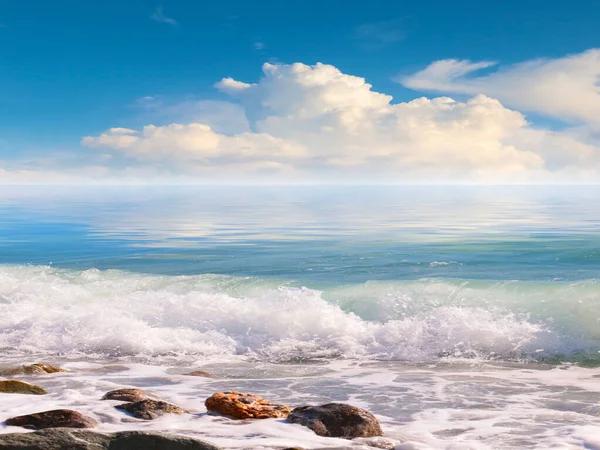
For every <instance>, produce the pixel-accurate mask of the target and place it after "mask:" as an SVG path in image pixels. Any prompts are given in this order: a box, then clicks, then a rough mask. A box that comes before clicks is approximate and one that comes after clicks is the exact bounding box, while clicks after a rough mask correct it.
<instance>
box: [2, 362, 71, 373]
mask: <svg viewBox="0 0 600 450" xmlns="http://www.w3.org/2000/svg"><path fill="white" fill-rule="evenodd" d="M58 372H68V371H67V370H66V369H63V368H62V367H58V366H53V365H50V364H31V365H29V366H21V367H13V368H11V369H8V370H4V371H2V373H3V374H10V375H20V374H24V375H41V374H46V373H58Z"/></svg>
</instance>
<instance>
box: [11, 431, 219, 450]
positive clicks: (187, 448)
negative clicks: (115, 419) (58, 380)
mask: <svg viewBox="0 0 600 450" xmlns="http://www.w3.org/2000/svg"><path fill="white" fill-rule="evenodd" d="M0 448H1V449H2V450H67V449H68V450H136V449H144V450H220V449H219V447H216V446H214V445H212V444H210V443H208V442H205V441H201V440H198V439H193V438H189V437H185V436H176V435H170V434H162V433H160V434H159V433H149V432H144V431H123V432H120V433H113V434H100V433H96V432H93V431H88V430H72V429H68V428H53V429H48V430H42V431H35V432H33V433H11V434H1V435H0Z"/></svg>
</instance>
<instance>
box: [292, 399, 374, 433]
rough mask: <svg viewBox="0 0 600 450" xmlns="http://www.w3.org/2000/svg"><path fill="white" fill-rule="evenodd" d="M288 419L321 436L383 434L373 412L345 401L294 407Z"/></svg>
mask: <svg viewBox="0 0 600 450" xmlns="http://www.w3.org/2000/svg"><path fill="white" fill-rule="evenodd" d="M287 420H288V422H291V423H298V424H300V425H304V426H305V427H308V428H310V429H311V430H313V431H314V432H315V433H317V434H318V435H319V436H327V437H339V438H344V439H354V438H357V437H372V436H381V435H383V431H381V426H380V425H379V421H378V420H377V419H376V418H375V416H374V415H373V414H371V413H370V412H368V411H365V410H364V409H360V408H357V407H356V406H351V405H346V404H343V403H328V404H326V405H322V406H301V407H299V408H294V409H293V410H292V412H291V413H290V415H289V416H288V418H287Z"/></svg>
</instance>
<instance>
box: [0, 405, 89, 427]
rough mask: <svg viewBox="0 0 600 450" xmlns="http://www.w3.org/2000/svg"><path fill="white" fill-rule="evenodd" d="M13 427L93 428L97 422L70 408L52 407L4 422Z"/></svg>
mask: <svg viewBox="0 0 600 450" xmlns="http://www.w3.org/2000/svg"><path fill="white" fill-rule="evenodd" d="M4 423H5V424H6V425H11V426H14V427H23V428H29V429H32V430H41V429H43V428H93V427H95V426H96V425H97V424H98V422H97V421H96V420H94V419H92V418H91V417H87V416H84V415H83V414H81V413H79V412H77V411H72V410H70V409H54V410H52V411H44V412H39V413H35V414H26V415H24V416H17V417H11V418H10V419H6V422H4Z"/></svg>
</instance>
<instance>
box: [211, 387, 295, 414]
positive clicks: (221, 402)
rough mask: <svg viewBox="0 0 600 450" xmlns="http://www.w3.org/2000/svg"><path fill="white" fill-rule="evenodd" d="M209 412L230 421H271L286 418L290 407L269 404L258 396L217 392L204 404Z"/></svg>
mask: <svg viewBox="0 0 600 450" xmlns="http://www.w3.org/2000/svg"><path fill="white" fill-rule="evenodd" d="M204 404H205V405H206V409H208V410H209V411H213V412H217V413H219V414H223V415H224V416H228V417H231V418H232V419H271V418H282V417H287V415H288V414H289V413H290V407H288V406H286V405H278V404H275V403H271V402H269V401H267V400H265V399H264V398H262V397H260V396H258V395H252V394H243V393H240V392H217V393H216V394H213V395H212V396H211V397H209V398H208V399H206V401H205V402H204Z"/></svg>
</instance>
